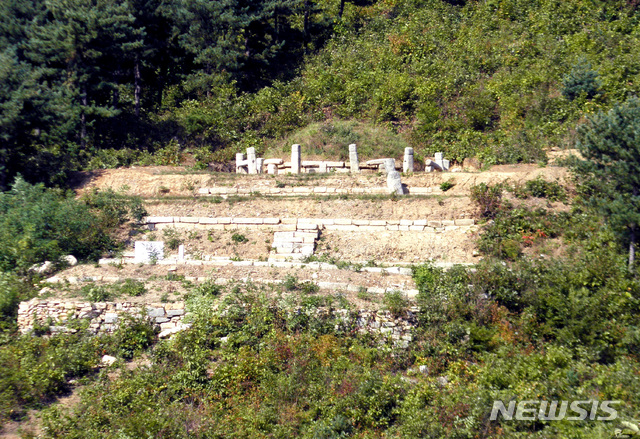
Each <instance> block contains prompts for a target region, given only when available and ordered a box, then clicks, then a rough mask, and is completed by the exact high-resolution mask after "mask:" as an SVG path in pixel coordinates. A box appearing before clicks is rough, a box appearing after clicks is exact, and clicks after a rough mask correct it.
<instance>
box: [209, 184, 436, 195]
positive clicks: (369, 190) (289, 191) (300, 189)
mask: <svg viewBox="0 0 640 439" xmlns="http://www.w3.org/2000/svg"><path fill="white" fill-rule="evenodd" d="M254 194H255V195H261V196H292V195H293V196H310V195H389V189H388V188H387V187H353V188H337V187H328V186H292V187H283V188H277V187H276V188H237V187H229V186H216V187H209V188H201V189H198V195H200V196H229V195H254ZM434 194H442V190H441V189H440V188H439V187H407V192H406V194H405V195H434Z"/></svg>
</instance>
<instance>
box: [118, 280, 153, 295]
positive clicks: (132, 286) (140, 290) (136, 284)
mask: <svg viewBox="0 0 640 439" xmlns="http://www.w3.org/2000/svg"><path fill="white" fill-rule="evenodd" d="M116 288H117V289H118V291H119V293H120V294H122V295H125V296H133V297H139V296H143V295H145V294H146V293H147V289H146V288H145V286H144V282H141V281H139V280H135V279H125V281H124V282H123V283H121V284H120V285H117V286H116Z"/></svg>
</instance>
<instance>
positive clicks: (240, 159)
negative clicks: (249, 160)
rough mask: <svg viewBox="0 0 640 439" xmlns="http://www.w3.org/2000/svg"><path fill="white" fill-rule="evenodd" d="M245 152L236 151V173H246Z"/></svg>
mask: <svg viewBox="0 0 640 439" xmlns="http://www.w3.org/2000/svg"><path fill="white" fill-rule="evenodd" d="M243 166H244V154H243V153H241V152H238V153H236V174H244V169H242V167H243Z"/></svg>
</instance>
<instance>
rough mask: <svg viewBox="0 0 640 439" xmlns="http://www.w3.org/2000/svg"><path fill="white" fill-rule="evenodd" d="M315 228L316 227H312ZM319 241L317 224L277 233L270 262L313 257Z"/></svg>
mask: <svg viewBox="0 0 640 439" xmlns="http://www.w3.org/2000/svg"><path fill="white" fill-rule="evenodd" d="M312 226H315V227H312ZM316 239H318V226H317V224H306V225H305V227H304V228H302V229H301V228H300V227H298V229H297V230H296V231H292V232H275V233H274V234H273V243H272V244H271V248H272V249H273V250H272V251H271V253H270V255H269V262H277V261H285V260H301V259H304V258H305V257H307V256H311V255H312V254H313V251H314V249H315V245H316V244H315V243H316Z"/></svg>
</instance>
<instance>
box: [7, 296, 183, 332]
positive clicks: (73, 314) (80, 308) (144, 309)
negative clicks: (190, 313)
mask: <svg viewBox="0 0 640 439" xmlns="http://www.w3.org/2000/svg"><path fill="white" fill-rule="evenodd" d="M123 314H127V315H129V316H131V317H142V316H146V317H147V318H148V319H149V320H150V321H151V322H153V323H155V324H156V325H158V327H159V329H160V331H161V332H160V336H161V337H164V336H168V335H170V334H172V333H175V332H177V331H179V330H182V329H185V328H186V327H188V326H187V325H184V324H183V323H182V320H183V318H184V316H185V306H184V302H176V303H150V304H142V305H141V304H135V303H131V302H120V303H115V302H96V303H91V302H66V301H56V300H49V301H47V300H38V299H32V300H30V301H28V302H22V303H20V307H19V308H18V328H19V329H20V331H21V332H23V333H26V332H29V331H30V330H32V329H33V327H34V323H35V324H37V325H38V326H44V327H46V328H47V329H48V330H49V331H50V332H51V333H59V332H73V331H74V330H73V329H71V328H69V327H67V326H66V325H67V324H68V323H69V322H71V321H73V320H80V319H89V321H90V323H89V331H90V332H92V333H94V334H98V333H112V332H114V331H115V330H116V329H117V328H118V324H119V322H120V321H121V320H122V315H123ZM71 326H73V325H71Z"/></svg>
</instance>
